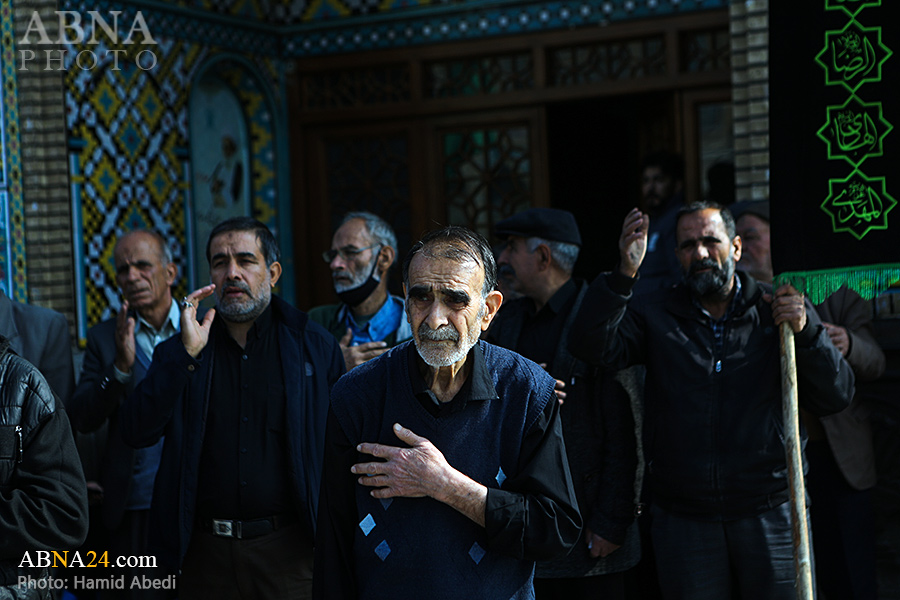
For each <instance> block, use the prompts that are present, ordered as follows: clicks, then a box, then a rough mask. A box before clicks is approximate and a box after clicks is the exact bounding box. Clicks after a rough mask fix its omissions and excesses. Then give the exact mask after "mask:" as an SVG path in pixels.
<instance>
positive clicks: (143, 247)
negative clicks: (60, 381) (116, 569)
mask: <svg viewBox="0 0 900 600" xmlns="http://www.w3.org/2000/svg"><path fill="white" fill-rule="evenodd" d="M113 261H114V264H115V267H116V283H117V284H118V285H119V289H120V290H121V291H122V296H123V297H124V300H123V302H122V305H121V306H120V308H119V313H118V315H116V316H115V317H113V318H111V319H107V320H106V321H103V322H102V323H98V324H97V325H95V326H94V327H91V328H90V330H89V331H88V334H87V349H86V351H85V354H84V363H83V364H82V369H81V377H80V378H79V379H78V387H77V388H76V389H75V394H74V395H73V396H72V399H71V401H70V402H69V412H70V414H71V415H72V423H73V424H74V425H75V428H76V429H77V430H78V432H80V433H84V434H93V435H95V436H97V437H98V438H100V439H102V440H103V443H102V447H103V448H104V452H103V453H102V458H101V461H100V463H101V467H100V473H99V480H100V481H99V486H100V487H99V489H98V490H97V493H98V495H101V494H102V496H101V498H102V500H101V503H100V506H99V511H100V515H101V517H100V518H99V519H98V520H97V521H98V522H93V523H92V524H91V529H92V537H93V536H97V539H94V540H92V542H93V543H97V542H98V540H103V541H102V542H101V543H103V544H104V546H106V549H108V550H109V551H110V553H111V554H114V555H116V556H143V555H145V554H146V553H147V531H148V524H149V514H150V501H151V499H152V497H153V480H154V479H155V478H156V470H157V468H158V467H159V459H160V455H161V453H162V440H160V441H159V442H157V443H156V444H154V445H153V446H152V447H149V448H141V449H140V450H134V449H133V448H131V447H130V446H127V445H126V444H125V442H124V441H123V440H122V436H121V435H120V433H119V407H120V406H121V404H122V402H124V400H125V398H126V397H127V396H128V394H130V393H131V392H132V391H133V390H134V387H135V386H136V385H137V384H138V383H139V382H140V381H141V379H143V378H144V375H145V374H146V373H147V369H148V368H149V367H150V360H151V358H152V356H153V349H154V348H155V347H156V346H157V345H159V344H160V343H161V342H162V341H163V340H165V339H167V338H169V337H171V336H173V335H175V334H176V333H177V332H178V328H179V323H180V320H181V312H180V310H179V308H178V303H177V302H175V300H174V299H173V298H172V287H171V286H172V284H174V283H175V278H176V277H177V274H178V268H177V267H176V265H175V263H174V262H173V260H172V252H171V250H169V248H168V247H167V246H166V241H165V239H163V237H162V236H161V235H159V234H158V233H156V232H152V231H144V230H138V231H131V232H129V233H126V234H125V235H123V236H122V237H121V238H119V240H118V241H117V242H116V245H115V248H114V249H113ZM125 574H126V575H127V578H128V580H129V581H131V580H132V578H133V577H134V576H135V575H141V576H144V575H146V576H147V577H149V578H151V579H162V578H164V577H165V575H164V574H163V573H161V572H159V571H154V570H151V569H146V568H142V567H132V568H127V570H125ZM99 596H100V597H101V598H141V600H151V599H152V598H165V597H166V591H165V590H162V589H157V590H153V589H146V590H144V589H136V588H135V589H131V588H130V587H127V586H126V588H125V589H123V590H101V591H100V592H99Z"/></svg>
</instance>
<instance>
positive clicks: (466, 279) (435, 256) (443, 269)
mask: <svg viewBox="0 0 900 600" xmlns="http://www.w3.org/2000/svg"><path fill="white" fill-rule="evenodd" d="M450 254H451V256H448V255H447V253H445V252H441V251H440V249H433V252H428V253H424V252H423V253H419V254H416V255H415V256H414V257H413V259H412V261H410V263H409V288H410V289H412V288H414V287H425V288H426V289H429V290H433V291H438V290H445V289H454V290H462V291H466V292H469V293H470V294H474V293H475V292H478V293H480V292H481V286H482V284H483V283H484V269H483V268H482V266H481V265H480V264H479V263H478V261H477V260H476V259H475V258H474V257H473V256H469V255H466V254H457V253H453V252H451V253H450Z"/></svg>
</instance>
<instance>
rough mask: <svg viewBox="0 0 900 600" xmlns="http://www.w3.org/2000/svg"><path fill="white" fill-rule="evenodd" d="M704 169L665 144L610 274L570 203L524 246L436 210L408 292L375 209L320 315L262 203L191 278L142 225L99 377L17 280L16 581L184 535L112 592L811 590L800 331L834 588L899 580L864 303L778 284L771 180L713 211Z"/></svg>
mask: <svg viewBox="0 0 900 600" xmlns="http://www.w3.org/2000/svg"><path fill="white" fill-rule="evenodd" d="M681 171H682V169H681V166H680V163H679V162H678V160H677V157H672V156H670V155H666V154H657V155H652V156H650V157H648V158H647V160H646V161H645V163H644V165H643V180H642V202H641V207H639V208H635V209H634V210H632V211H630V212H629V213H628V214H627V215H626V216H625V218H624V220H623V222H622V227H621V235H620V237H619V239H618V247H619V261H618V264H617V266H616V268H615V269H613V270H612V271H611V272H608V273H602V274H600V275H599V276H597V278H596V279H595V280H594V281H593V282H591V283H589V282H587V281H583V280H579V279H577V278H574V277H573V268H574V265H575V262H576V260H577V259H578V254H579V250H580V248H581V245H582V238H581V232H580V231H579V227H578V224H577V223H576V220H575V218H574V216H573V215H572V214H571V213H569V212H566V211H563V210H558V209H552V208H531V209H527V210H525V211H522V212H519V213H517V214H514V215H512V216H510V217H509V218H506V219H504V220H501V221H499V222H498V223H496V225H495V227H494V230H493V231H492V232H491V233H492V234H493V236H494V238H495V239H497V240H499V241H501V242H502V244H503V245H502V247H501V248H500V249H499V250H492V248H491V246H490V245H489V243H488V241H487V240H486V239H485V238H484V237H483V236H481V235H480V234H478V233H475V232H473V231H471V230H468V229H466V228H463V227H457V226H448V227H444V228H441V229H436V230H434V231H431V232H428V233H426V234H425V235H424V236H423V237H422V238H421V239H420V240H419V241H418V242H417V243H415V244H414V245H413V247H412V248H411V249H410V250H409V252H408V253H406V254H405V257H404V258H403V260H402V261H400V263H401V266H400V269H401V276H402V296H399V295H394V294H392V293H391V291H390V290H389V289H388V288H389V285H388V281H389V277H388V275H389V271H390V269H391V268H392V267H393V266H394V265H395V264H396V263H397V262H398V257H399V253H398V250H399V249H398V248H397V241H396V235H395V233H394V231H393V230H392V228H391V226H390V224H389V223H387V222H386V221H385V220H384V219H382V218H380V217H379V216H377V215H374V214H371V213H367V212H352V213H349V214H347V215H346V216H345V217H344V218H343V220H342V221H341V222H340V223H339V225H338V227H337V229H336V230H335V231H334V234H333V238H332V243H331V247H330V248H329V249H327V250H325V251H324V252H323V255H322V257H323V259H324V260H325V262H327V263H328V265H329V268H330V270H331V273H332V278H333V284H334V291H335V293H336V296H337V299H338V301H339V302H338V303H337V304H332V305H328V306H320V307H315V308H312V309H311V310H309V311H308V312H305V311H302V310H299V309H298V308H296V307H294V306H292V305H290V304H289V303H288V302H286V301H284V300H283V299H281V298H280V297H278V295H276V294H274V293H273V290H274V289H275V287H276V285H277V283H278V281H279V279H280V277H281V275H282V266H281V263H280V261H279V259H280V252H279V248H278V244H277V242H276V240H275V237H274V236H273V234H272V232H271V231H270V230H269V229H268V228H267V227H266V226H265V225H264V224H262V223H260V222H259V221H256V220H255V219H253V218H250V217H237V218H232V219H228V220H226V221H224V222H222V223H220V224H219V225H217V226H216V227H215V228H214V229H213V230H212V232H211V233H210V235H209V239H208V242H207V246H206V258H207V261H208V264H209V280H210V283H209V285H206V286H204V287H201V288H199V289H197V290H194V291H192V292H191V293H189V294H188V295H186V296H185V297H184V298H182V299H181V301H180V302H179V301H178V300H176V299H175V298H173V295H172V294H173V292H172V290H173V286H174V285H175V283H176V281H177V279H178V268H177V266H176V264H175V263H174V261H173V258H172V252H171V249H170V248H169V247H168V245H167V243H166V241H165V239H164V238H163V236H161V235H160V234H159V233H157V232H153V231H145V230H139V231H131V232H127V233H125V234H123V235H122V236H121V237H120V238H119V239H118V240H117V242H116V245H115V249H114V252H113V262H114V267H115V273H116V283H117V285H118V286H119V289H120V291H121V294H122V301H121V305H120V307H118V310H117V312H116V314H115V316H114V317H112V318H110V319H108V320H106V321H103V322H101V323H99V324H97V325H95V326H94V327H92V328H91V329H90V330H89V332H88V336H87V347H86V351H85V354H84V362H83V367H82V370H81V374H80V376H79V377H78V383H77V387H76V386H75V377H74V372H73V367H72V356H71V352H69V349H70V345H69V341H68V333H67V325H66V322H65V319H64V318H63V317H62V316H61V315H59V314H57V313H53V312H52V311H47V310H44V309H38V308H34V307H28V306H25V305H21V304H19V303H15V302H11V301H10V300H9V299H8V298H6V297H5V296H0V326H2V330H0V434H2V437H0V532H2V535H0V599H5V598H8V597H9V598H31V597H50V592H49V591H47V590H40V589H37V588H39V587H40V586H31V587H29V586H28V585H27V582H29V581H49V580H51V579H52V577H53V573H52V572H50V571H48V570H47V569H46V568H45V566H42V565H35V564H33V563H28V561H23V556H27V554H28V552H29V551H36V550H52V551H58V552H59V551H64V550H74V549H78V548H82V549H85V550H93V551H99V550H103V551H108V553H109V556H111V557H118V556H123V557H128V556H151V555H152V556H154V557H156V558H157V559H158V564H155V565H147V564H140V565H137V566H131V563H129V566H124V565H116V568H115V569H113V571H111V573H115V575H114V577H115V576H122V577H124V578H125V579H126V580H127V582H128V583H126V585H125V586H124V589H107V588H105V587H104V586H102V585H101V586H99V587H100V589H99V590H96V591H94V590H91V593H90V594H79V591H78V590H73V592H74V593H75V594H76V595H78V596H79V597H85V598H87V597H97V598H161V599H162V598H183V599H189V598H217V599H219V598H224V599H229V598H234V599H243V598H339V599H354V598H363V599H368V598H401V597H413V598H419V597H429V598H435V599H441V598H448V599H449V598H504V599H505V598H517V599H519V598H521V599H525V598H535V597H536V598H538V599H539V600H541V599H552V598H565V599H579V598H601V599H616V600H624V599H625V598H643V599H651V598H658V597H662V598H665V599H667V600H669V599H675V600H681V599H684V600H687V599H691V600H706V599H709V600H721V599H728V598H735V599H754V600H756V599H759V598H766V599H775V600H781V599H784V600H787V599H790V598H794V597H795V594H796V592H795V567H794V560H793V542H792V532H791V522H790V518H791V517H790V510H789V503H788V499H789V490H788V482H787V475H786V471H787V466H786V459H785V453H784V444H783V439H782V438H783V434H782V432H783V429H784V428H783V426H782V422H781V419H782V416H781V414H782V412H781V379H780V374H779V351H778V345H779V342H778V329H779V327H780V326H781V325H782V324H787V325H789V326H790V328H791V329H792V330H793V331H794V334H795V339H796V346H797V351H796V354H797V368H798V376H799V380H800V384H799V389H800V403H801V407H802V408H803V411H804V412H803V421H804V424H805V427H806V430H807V431H808V432H809V439H810V441H809V445H808V448H807V454H808V459H809V488H810V490H811V493H810V495H811V497H812V499H813V502H812V513H811V514H812V529H813V539H814V541H815V555H816V560H817V561H818V563H817V566H818V567H820V568H819V569H818V578H817V579H818V586H819V588H820V592H821V593H822V595H823V596H825V597H827V599H828V600H837V599H844V598H875V597H876V596H875V594H876V592H875V574H874V567H875V557H874V540H873V539H872V535H873V532H874V525H873V523H872V507H871V495H870V492H869V490H870V489H871V487H872V486H873V485H874V477H875V475H874V471H873V459H872V451H871V433H870V432H869V431H868V429H867V428H866V426H865V418H864V417H865V414H864V407H862V406H861V400H859V399H858V398H855V382H856V381H857V380H871V379H873V378H876V377H878V376H879V375H880V374H881V372H882V371H883V370H884V355H883V353H882V352H881V351H880V349H879V348H878V346H877V344H876V343H875V341H874V338H873V337H872V332H871V323H870V312H867V305H866V304H865V303H864V302H863V301H862V300H861V299H860V298H859V297H858V296H855V295H854V294H852V292H849V291H846V290H842V291H841V292H840V293H839V294H838V295H836V296H834V297H832V298H831V299H829V300H828V301H827V302H826V303H824V304H823V305H820V306H818V307H813V306H812V305H810V304H809V302H808V301H806V300H805V299H804V298H803V297H802V296H801V295H800V294H799V293H798V292H797V291H796V290H795V289H793V288H792V287H790V286H787V285H786V286H781V287H778V288H777V289H773V288H772V285H771V282H772V279H773V273H772V271H771V260H770V257H769V256H768V204H767V203H758V202H757V203H749V204H739V205H735V206H734V207H733V208H734V213H735V214H734V215H732V212H731V211H730V210H729V209H728V208H726V207H723V206H722V205H719V204H716V203H714V202H691V203H685V202H684V199H683V196H682V193H681V176H682V172H681ZM735 217H737V221H735ZM495 252H497V254H496V255H495ZM742 259H743V260H742ZM500 284H502V286H503V287H504V289H509V290H510V291H511V292H513V293H514V294H515V296H516V299H515V300H511V301H504V298H503V295H502V294H501V293H500V292H499V291H498V287H499V285H500ZM206 298H211V299H213V300H214V306H213V307H212V308H209V309H203V308H201V302H202V301H203V300H204V299H206ZM22 358H24V359H26V360H27V361H30V362H31V363H32V364H33V365H34V367H32V366H31V364H29V363H28V362H26V360H23V359H22ZM35 367H36V368H35ZM41 373H43V376H41ZM63 405H65V408H66V410H63ZM70 421H71V424H70ZM73 431H74V432H75V437H74V438H73V434H72V432H73ZM75 438H77V440H78V442H79V447H78V451H77V452H76V450H75V445H74V443H75ZM78 455H80V456H81V460H80V461H79V460H78V458H77V457H78ZM88 514H90V518H89V517H88ZM88 523H90V533H89V536H90V537H89V538H88V541H87V542H86V543H84V540H85V536H86V535H88ZM83 543H84V545H82V544H83ZM26 563H28V564H26ZM173 574H177V586H158V588H157V589H154V587H153V586H150V587H149V588H148V587H138V588H136V587H133V586H131V585H130V582H131V581H132V580H133V578H135V577H137V578H138V579H139V580H156V581H164V580H166V578H167V577H169V576H170V575H173ZM23 578H24V579H23ZM108 587H111V586H108ZM173 587H174V589H172V588H173ZM29 594H30V595H29Z"/></svg>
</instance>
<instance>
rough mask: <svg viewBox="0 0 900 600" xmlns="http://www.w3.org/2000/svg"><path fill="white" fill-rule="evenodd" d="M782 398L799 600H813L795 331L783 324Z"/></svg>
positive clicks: (787, 324) (788, 325)
mask: <svg viewBox="0 0 900 600" xmlns="http://www.w3.org/2000/svg"><path fill="white" fill-rule="evenodd" d="M781 394H782V408H783V410H784V452H785V457H786V458H787V468H788V485H789V486H790V492H791V500H790V502H791V524H792V534H793V539H794V572H795V573H796V576H797V579H796V586H797V600H813V586H812V562H811V560H810V552H809V528H808V526H807V523H808V522H807V520H806V486H805V484H804V481H803V457H802V456H801V446H800V415H799V409H798V404H797V357H796V354H795V352H794V330H793V329H791V326H790V324H789V323H782V324H781Z"/></svg>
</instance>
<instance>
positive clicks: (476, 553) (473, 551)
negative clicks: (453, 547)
mask: <svg viewBox="0 0 900 600" xmlns="http://www.w3.org/2000/svg"><path fill="white" fill-rule="evenodd" d="M485 554H487V552H486V551H485V550H484V548H482V547H481V546H479V545H478V542H475V543H474V544H472V547H471V548H469V556H470V557H471V558H472V560H474V561H475V564H476V565H477V564H478V563H480V562H481V559H482V558H484V555H485Z"/></svg>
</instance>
